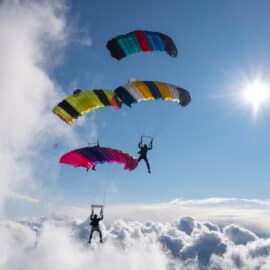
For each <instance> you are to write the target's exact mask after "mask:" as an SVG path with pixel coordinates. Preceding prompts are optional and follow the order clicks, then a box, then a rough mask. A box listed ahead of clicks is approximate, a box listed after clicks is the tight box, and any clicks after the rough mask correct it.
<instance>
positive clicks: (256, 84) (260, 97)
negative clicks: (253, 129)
mask: <svg viewBox="0 0 270 270" xmlns="http://www.w3.org/2000/svg"><path fill="white" fill-rule="evenodd" d="M243 98H244V102H245V103H246V104H247V105H249V106H251V109H252V113H253V114H254V116H256V115H257V114H258V112H259V111H260V110H261V109H262V107H263V106H264V105H265V104H266V103H267V102H268V101H269V86H268V85H267V84H266V83H265V82H263V81H262V80H261V79H255V80H254V81H251V82H248V83H246V84H245V85H244V87H243Z"/></svg>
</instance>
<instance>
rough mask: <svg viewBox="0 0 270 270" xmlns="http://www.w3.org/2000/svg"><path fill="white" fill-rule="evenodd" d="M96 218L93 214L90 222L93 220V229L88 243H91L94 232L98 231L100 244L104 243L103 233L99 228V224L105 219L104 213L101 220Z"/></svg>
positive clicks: (91, 223)
mask: <svg viewBox="0 0 270 270" xmlns="http://www.w3.org/2000/svg"><path fill="white" fill-rule="evenodd" d="M95 216H96V215H94V213H93V212H92V213H91V216H90V220H91V222H90V225H91V226H92V228H91V232H90V235H89V241H88V243H91V240H92V236H93V233H94V231H97V232H98V233H99V240H100V243H102V232H101V230H100V228H99V222H100V221H101V220H102V219H103V213H101V214H100V217H99V218H98V217H95Z"/></svg>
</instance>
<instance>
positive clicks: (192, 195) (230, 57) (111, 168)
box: [0, 0, 270, 213]
mask: <svg viewBox="0 0 270 270" xmlns="http://www.w3.org/2000/svg"><path fill="white" fill-rule="evenodd" d="M269 8H270V3H269V1H260V2H258V1H256V2H255V1H247V0H245V1H240V0H239V1H229V0H228V1H214V0H212V1H210V0H209V1H192V0H189V1H170V3H169V4H168V3H167V2H163V1H135V2H134V1H101V0H99V1H68V2H62V3H58V4H57V3H54V2H50V1H49V2H46V3H44V4H37V3H34V2H31V1H28V2H23V3H15V2H11V3H7V2H5V3H4V4H3V5H2V6H1V9H0V12H1V14H2V18H1V21H0V22H1V25H2V28H0V31H1V33H2V34H1V35H2V36H3V40H4V41H5V44H4V43H3V50H2V52H1V55H0V56H1V58H2V59H3V61H2V65H1V69H3V70H4V74H5V76H3V77H2V78H1V80H0V86H1V89H5V90H6V91H2V92H1V98H2V100H9V101H10V103H5V104H3V113H2V117H3V119H2V123H3V124H2V128H1V130H0V136H1V141H2V142H5V143H3V144H2V145H1V147H2V148H3V149H2V150H1V153H2V154H1V155H2V158H3V159H2V160H3V162H2V167H3V169H2V171H1V178H2V179H5V180H4V181H3V183H2V186H1V192H0V193H1V194H0V195H1V196H2V197H3V198H4V197H5V196H8V197H9V196H10V195H12V196H11V197H14V196H15V197H16V198H19V197H20V196H19V194H27V195H31V196H33V197H34V198H37V199H38V200H40V202H42V203H41V204H39V206H37V209H39V208H40V207H45V208H46V207H51V208H54V207H55V206H61V205H88V204H89V203H92V202H96V203H103V202H105V203H106V204H116V203H124V204H126V203H146V202H149V203H152V202H164V201H170V200H172V199H174V198H186V199H201V198H209V197H226V198H231V197H237V198H239V197H241V198H257V199H265V198H269V195H268V190H269V185H270V184H269V183H270V181H269V178H270V177H269V165H268V159H269V155H268V141H269V139H268V132H269V124H268V123H269V120H270V116H269V113H270V110H269V109H268V108H270V107H269V105H270V102H269V93H270V92H269V80H268V77H269V64H268V59H269V57H270V55H269V54H270V50H269V47H270V44H269V43H270V39H269V23H270V22H269V21H270V19H269V15H268V10H269ZM41 10H42V12H41ZM17 18H20V19H19V20H18V19H17ZM18 21H20V24H18ZM136 29H142V30H150V31H151V30H152V31H159V32H163V33H166V34H167V35H169V36H171V37H172V39H173V40H174V41H175V43H176V45H177V48H178V52H179V54H178V57H177V58H172V57H169V56H168V55H167V54H166V53H141V54H134V55H131V56H129V57H126V58H125V59H123V60H121V61H117V60H115V59H114V58H112V57H111V56H110V53H109V51H108V50H107V48H106V46H105V45H106V42H107V41H108V40H109V39H111V38H113V37H115V36H117V35H119V34H123V33H127V32H130V31H132V30H136ZM18 37H19V39H20V43H18V42H16V41H17V39H18ZM11 59H12V61H11ZM25 71H27V72H25ZM22 74H23V76H22ZM14 78H16V80H14ZM129 78H137V79H140V80H158V81H164V82H168V83H172V84H175V85H178V86H180V87H183V88H185V89H187V90H189V91H190V92H191V94H192V98H193V100H192V102H191V104H190V105H189V106H187V107H185V108H183V107H181V106H178V105H177V104H176V103H172V102H162V101H156V102H142V103H140V104H135V105H134V106H133V107H132V109H130V108H128V107H123V108H122V109H121V110H119V111H115V110H114V109H113V108H105V109H100V110H96V111H95V112H93V113H89V114H88V115H86V116H84V117H81V120H79V121H78V122H77V123H75V124H74V125H73V126H67V125H66V124H65V123H64V122H63V121H61V120H60V119H58V118H57V117H56V116H55V115H53V114H52V113H51V109H52V108H53V106H54V105H55V104H57V103H58V102H59V101H60V100H61V99H62V98H64V97H65V96H67V95H69V94H71V93H72V92H73V90H74V89H76V88H81V89H98V88H107V89H115V88H116V87H118V86H120V85H123V84H126V83H127V81H128V79H129ZM258 78H259V79H258ZM256 79H257V80H259V81H261V82H263V83H264V85H265V86H266V87H265V88H266V91H267V95H268V97H267V98H268V99H267V98H264V100H263V102H262V104H261V106H259V107H258V109H259V110H258V113H257V114H255V113H254V106H255V105H254V104H253V107H252V104H251V103H249V104H248V103H247V100H245V99H244V96H243V94H242V90H243V89H246V88H247V85H248V83H249V85H251V84H252V83H253V82H254V80H256ZM18 88H20V91H18ZM33 89H35V90H33ZM8 104H9V106H8ZM4 105H5V106H4ZM11 108H16V110H14V109H11ZM18 112H20V114H18ZM7 115H8V119H7V117H6V116H7ZM25 119H27V121H26V120H25ZM143 134H144V135H150V136H151V135H152V136H154V148H153V150H152V151H151V152H149V161H150V163H151V168H152V174H151V175H149V174H148V173H147V170H146V166H145V164H144V163H143V162H142V163H140V164H139V167H138V168H137V169H136V170H134V171H132V172H128V171H125V170H124V169H123V167H122V166H121V165H115V164H104V165H98V166H97V170H96V172H92V171H89V172H88V173H87V172H86V170H84V169H82V168H73V167H71V166H67V165H62V164H59V163H58V160H59V158H60V156H61V155H62V154H64V153H65V152H67V151H70V150H72V149H73V148H74V147H84V146H86V145H87V143H88V142H92V141H93V140H94V138H96V137H98V138H99V140H100V143H101V145H102V146H105V147H112V148H118V149H121V150H123V151H126V152H128V153H131V154H133V155H136V153H137V144H138V140H139V138H140V135H143ZM74 138H76V139H74ZM55 145H57V147H55ZM13 164H16V166H15V167H14V166H13ZM14 192H15V193H14ZM16 192H17V193H18V194H17V193H16ZM104 194H105V195H104ZM1 196H0V201H1V200H2V199H1V198H2V197H1ZM104 197H105V199H104ZM21 198H22V197H21ZM42 204H44V205H46V204H48V205H49V206H48V205H47V206H44V205H43V206H41V205H42ZM7 207H8V211H10V212H13V211H19V210H18V209H20V211H21V212H23V213H25V212H27V210H26V208H24V207H26V206H25V204H23V205H18V204H17V201H11V202H10V204H8V206H7ZM27 209H28V208H27Z"/></svg>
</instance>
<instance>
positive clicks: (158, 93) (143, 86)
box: [114, 81, 191, 107]
mask: <svg viewBox="0 0 270 270" xmlns="http://www.w3.org/2000/svg"><path fill="white" fill-rule="evenodd" d="M114 92H115V94H116V95H117V96H118V97H119V99H120V100H121V101H122V102H123V103H125V104H126V105H127V106H129V107H131V104H132V103H137V102H140V101H147V100H155V99H163V100H166V101H174V102H178V103H179V104H180V105H182V106H186V105H188V104H189V103H190V101H191V95H190V93H189V92H188V91H187V90H185V89H183V88H180V87H178V86H175V85H172V84H168V83H164V82H156V81H133V82H129V83H128V84H126V85H123V86H120V87H118V88H117V89H115V91H114Z"/></svg>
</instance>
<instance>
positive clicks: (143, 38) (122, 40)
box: [106, 30, 177, 60]
mask: <svg viewBox="0 0 270 270" xmlns="http://www.w3.org/2000/svg"><path fill="white" fill-rule="evenodd" d="M106 47H107V48H108V50H109V51H110V53H111V56H112V57H114V58H116V59H117V60H121V59H122V58H124V57H126V56H128V55H130V54H133V53H138V52H151V51H166V52H167V54H169V55H170V56H172V57H176V56H177V48H176V46H175V44H174V42H173V40H172V39H171V38H170V37H169V36H167V35H165V34H163V33H159V32H151V31H142V30H137V31H133V32H129V33H127V34H124V35H120V36H117V37H115V38H113V39H111V40H109V41H108V42H107V44H106Z"/></svg>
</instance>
